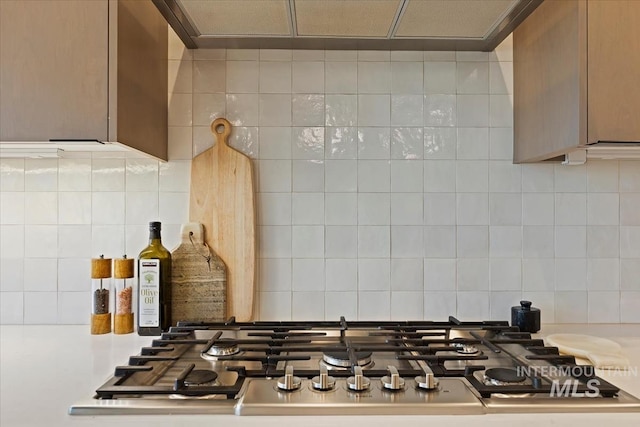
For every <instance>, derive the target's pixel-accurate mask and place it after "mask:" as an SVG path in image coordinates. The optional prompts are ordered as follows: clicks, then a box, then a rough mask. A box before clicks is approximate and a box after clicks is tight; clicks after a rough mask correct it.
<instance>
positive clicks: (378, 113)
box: [358, 95, 391, 126]
mask: <svg viewBox="0 0 640 427" xmlns="http://www.w3.org/2000/svg"><path fill="white" fill-rule="evenodd" d="M390 123H391V96H390V95H358V125H359V126H389V125H390Z"/></svg>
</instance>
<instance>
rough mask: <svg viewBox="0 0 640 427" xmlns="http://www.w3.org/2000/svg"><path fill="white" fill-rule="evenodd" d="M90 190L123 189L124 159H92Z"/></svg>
mask: <svg viewBox="0 0 640 427" xmlns="http://www.w3.org/2000/svg"><path fill="white" fill-rule="evenodd" d="M91 190H92V191H124V190H125V160H124V159H93V160H92V161H91Z"/></svg>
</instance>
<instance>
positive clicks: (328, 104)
mask: <svg viewBox="0 0 640 427" xmlns="http://www.w3.org/2000/svg"><path fill="white" fill-rule="evenodd" d="M324 101H325V124H326V125H327V126H355V125H356V124H357V118H358V97H357V96H356V95H325V97H324Z"/></svg>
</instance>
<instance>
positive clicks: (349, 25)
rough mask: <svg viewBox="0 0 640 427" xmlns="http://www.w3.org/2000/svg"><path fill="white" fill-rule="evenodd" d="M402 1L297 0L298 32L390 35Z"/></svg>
mask: <svg viewBox="0 0 640 427" xmlns="http://www.w3.org/2000/svg"><path fill="white" fill-rule="evenodd" d="M401 4H402V2H401V1H400V0H377V1H368V0H346V1H335V0H334V1H309V0H296V1H295V15H296V24H297V28H298V35H299V36H302V37H307V36H313V37H362V38H369V37H375V38H386V37H387V35H388V34H389V33H390V31H391V29H392V27H393V23H394V17H395V15H396V12H397V11H398V8H399V7H400V6H401Z"/></svg>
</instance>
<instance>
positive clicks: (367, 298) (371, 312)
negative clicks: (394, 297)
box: [358, 291, 391, 321]
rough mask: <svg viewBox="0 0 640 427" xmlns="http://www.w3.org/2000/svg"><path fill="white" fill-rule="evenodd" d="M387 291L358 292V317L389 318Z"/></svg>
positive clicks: (389, 306)
mask: <svg viewBox="0 0 640 427" xmlns="http://www.w3.org/2000/svg"><path fill="white" fill-rule="evenodd" d="M390 300H391V298H390V295H389V291H373V292H372V291H363V292H358V319H360V320H365V319H367V320H369V319H370V320H374V321H375V320H390V315H391V314H390V313H391V305H390Z"/></svg>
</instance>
